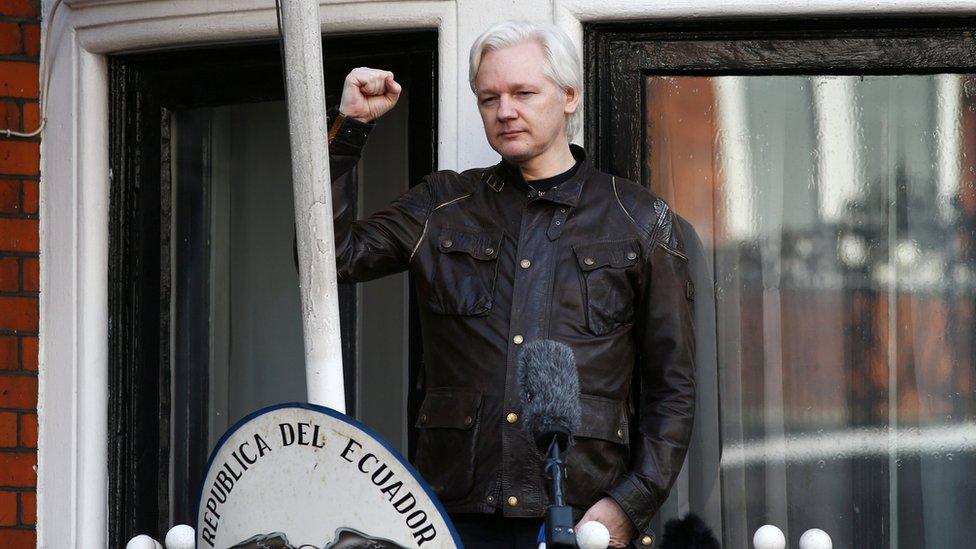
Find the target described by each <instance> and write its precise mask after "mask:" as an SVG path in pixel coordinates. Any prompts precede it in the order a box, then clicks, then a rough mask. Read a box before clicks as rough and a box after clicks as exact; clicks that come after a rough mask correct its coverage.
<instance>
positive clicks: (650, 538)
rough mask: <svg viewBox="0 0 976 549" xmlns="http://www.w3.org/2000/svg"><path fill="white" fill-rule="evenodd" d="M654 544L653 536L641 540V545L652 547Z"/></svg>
mask: <svg viewBox="0 0 976 549" xmlns="http://www.w3.org/2000/svg"><path fill="white" fill-rule="evenodd" d="M652 543H654V538H652V537H651V536H644V537H642V538H641V545H650V544H652Z"/></svg>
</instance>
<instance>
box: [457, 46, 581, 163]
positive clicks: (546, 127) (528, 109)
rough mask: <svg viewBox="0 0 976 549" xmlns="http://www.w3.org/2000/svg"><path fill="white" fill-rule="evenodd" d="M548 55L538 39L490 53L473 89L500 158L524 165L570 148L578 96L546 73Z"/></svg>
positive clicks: (483, 120)
mask: <svg viewBox="0 0 976 549" xmlns="http://www.w3.org/2000/svg"><path fill="white" fill-rule="evenodd" d="M545 63H546V60H545V57H544V54H543V52H542V46H541V45H540V44H539V43H538V42H535V41H531V42H525V43H522V44H518V45H515V46H510V47H507V48H502V49H498V50H494V51H490V52H488V53H486V54H485V55H484V56H483V57H482V58H481V65H480V66H479V68H478V75H477V76H476V77H475V87H476V88H477V90H478V110H479V111H480V112H481V121H482V122H483V123H484V125H485V135H486V136H487V137H488V143H489V144H491V148H493V149H495V151H497V152H498V154H500V155H502V158H504V159H505V160H508V161H509V162H513V163H522V162H525V161H527V160H530V159H532V158H535V157H536V156H539V155H540V154H543V153H545V152H546V151H548V150H550V149H551V148H552V147H553V146H555V145H557V144H558V145H560V146H566V145H565V143H566V142H567V141H568V140H567V139H566V138H565V135H566V130H565V128H566V114H568V113H571V112H573V111H575V110H576V106H577V103H579V99H578V96H577V95H576V94H575V93H573V92H572V91H571V90H569V91H567V92H564V91H563V90H560V89H559V88H558V87H557V86H556V85H555V84H554V83H553V82H552V81H551V80H549V78H547V77H546V76H545V74H544V73H543V69H544V67H545Z"/></svg>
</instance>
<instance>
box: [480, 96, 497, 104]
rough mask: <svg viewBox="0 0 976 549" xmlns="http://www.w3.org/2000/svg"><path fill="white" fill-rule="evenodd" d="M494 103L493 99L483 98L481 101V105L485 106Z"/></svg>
mask: <svg viewBox="0 0 976 549" xmlns="http://www.w3.org/2000/svg"><path fill="white" fill-rule="evenodd" d="M494 101H495V98H494V97H485V98H483V99H482V100H481V104H482V105H487V104H489V103H492V102H494Z"/></svg>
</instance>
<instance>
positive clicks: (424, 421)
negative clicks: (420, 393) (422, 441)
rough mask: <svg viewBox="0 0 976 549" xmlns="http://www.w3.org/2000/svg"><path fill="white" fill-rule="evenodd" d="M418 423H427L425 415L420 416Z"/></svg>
mask: <svg viewBox="0 0 976 549" xmlns="http://www.w3.org/2000/svg"><path fill="white" fill-rule="evenodd" d="M420 423H427V414H420Z"/></svg>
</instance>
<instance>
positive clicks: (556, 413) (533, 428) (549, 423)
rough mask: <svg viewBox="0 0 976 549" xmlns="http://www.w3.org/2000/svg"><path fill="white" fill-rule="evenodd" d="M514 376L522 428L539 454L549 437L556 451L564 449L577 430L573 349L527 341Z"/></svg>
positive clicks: (577, 374) (578, 401)
mask: <svg viewBox="0 0 976 549" xmlns="http://www.w3.org/2000/svg"><path fill="white" fill-rule="evenodd" d="M518 379H519V385H520V386H521V391H520V393H519V399H520V400H521V401H522V426H523V428H525V430H527V431H528V432H529V434H530V435H532V438H533V439H535V443H536V446H537V447H538V448H539V451H540V452H542V453H543V454H545V453H546V452H547V451H548V450H549V445H550V444H551V443H552V440H553V437H555V438H556V443H557V444H558V445H559V449H560V451H565V450H566V448H568V447H569V446H570V445H571V444H572V437H573V434H574V433H575V432H576V431H577V430H579V426H580V415H581V412H580V398H579V395H580V389H579V372H578V371H577V369H576V357H575V356H574V355H573V350H572V349H570V348H569V346H568V345H566V344H565V343H560V342H558V341H552V340H549V339H540V340H537V341H532V342H530V343H527V344H526V345H525V347H524V348H523V349H522V354H520V355H519V362H518Z"/></svg>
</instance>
